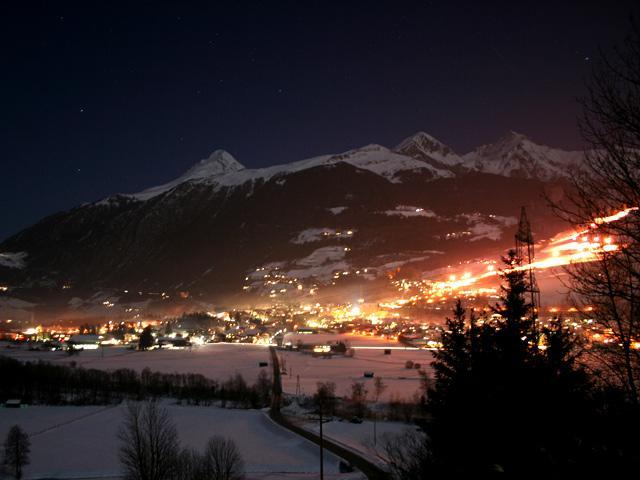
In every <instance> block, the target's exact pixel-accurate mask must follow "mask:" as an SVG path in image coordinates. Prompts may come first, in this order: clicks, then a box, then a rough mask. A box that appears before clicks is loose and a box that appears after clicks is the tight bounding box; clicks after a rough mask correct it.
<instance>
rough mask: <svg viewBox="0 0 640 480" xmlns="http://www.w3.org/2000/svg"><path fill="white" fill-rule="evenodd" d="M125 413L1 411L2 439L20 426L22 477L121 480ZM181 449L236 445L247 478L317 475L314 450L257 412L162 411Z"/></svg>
mask: <svg viewBox="0 0 640 480" xmlns="http://www.w3.org/2000/svg"><path fill="white" fill-rule="evenodd" d="M124 408H125V407H124V406H123V405H118V406H111V407H43V406H30V407H26V408H21V409H5V408H0V436H1V437H2V438H4V437H5V436H6V433H7V431H8V430H9V428H10V427H11V426H12V425H15V424H18V425H20V426H21V427H22V428H24V429H25V430H26V432H27V433H28V434H29V435H30V437H31V464H30V465H29V466H28V467H26V470H25V477H26V478H27V479H30V478H97V477H117V476H119V475H120V474H121V470H120V465H119V461H118V439H117V434H118V430H119V428H120V425H121V423H122V419H123V414H124ZM167 409H168V410H169V413H170V416H171V418H172V419H173V421H174V423H175V424H176V426H177V429H178V434H179V437H180V440H181V443H182V445H183V446H189V447H193V448H196V449H199V450H202V449H203V448H204V445H205V443H206V441H207V439H208V438H209V437H210V436H212V435H223V436H226V437H229V438H231V439H233V440H234V442H236V444H237V445H238V448H239V449H240V452H241V454H242V456H243V458H244V461H245V470H246V472H247V478H249V479H252V478H253V479H266V478H288V479H294V478H300V479H302V478H313V476H314V474H315V475H317V473H316V472H317V471H318V468H319V455H318V448H317V447H316V446H315V445H314V444H313V443H311V442H309V441H307V440H305V439H303V438H301V437H299V436H297V435H295V434H293V433H291V432H289V431H288V430H285V429H284V428H281V427H280V426H278V425H276V424H275V423H273V422H272V421H271V419H270V418H269V417H268V416H267V414H266V413H265V412H263V411H260V410H227V409H219V408H213V407H182V406H178V405H167ZM338 462H339V459H338V458H337V457H335V456H334V455H332V454H331V453H329V452H325V472H326V473H328V474H329V475H328V476H327V478H350V479H351V478H361V475H360V474H356V475H354V474H349V475H340V474H339V473H338V472H339V470H338Z"/></svg>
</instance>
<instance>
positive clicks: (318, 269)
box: [286, 246, 349, 278]
mask: <svg viewBox="0 0 640 480" xmlns="http://www.w3.org/2000/svg"><path fill="white" fill-rule="evenodd" d="M346 253H347V247H341V246H328V247H322V248H318V249H316V250H314V251H313V252H312V253H311V254H310V255H308V256H306V257H304V258H301V259H299V260H297V261H296V262H295V267H294V268H293V269H291V270H289V271H288V272H286V275H287V276H288V277H290V278H308V277H317V278H324V277H330V276H331V275H332V274H333V272H334V271H336V270H348V269H349V264H348V263H347V262H346V261H344V260H343V259H344V257H345V255H346Z"/></svg>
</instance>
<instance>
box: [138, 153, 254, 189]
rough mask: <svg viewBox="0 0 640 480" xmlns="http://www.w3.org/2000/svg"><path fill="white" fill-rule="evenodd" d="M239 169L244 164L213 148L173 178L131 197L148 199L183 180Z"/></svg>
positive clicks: (227, 172) (209, 176)
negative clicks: (208, 153) (206, 155)
mask: <svg viewBox="0 0 640 480" xmlns="http://www.w3.org/2000/svg"><path fill="white" fill-rule="evenodd" d="M240 170H244V166H243V165H242V164H241V163H240V162H238V161H237V160H236V159H235V158H233V155H231V154H230V153H229V152H227V151H226V150H215V151H214V152H213V153H212V154H211V155H209V157H207V158H204V159H202V160H200V161H199V162H198V163H196V164H195V165H194V166H193V167H191V168H190V169H189V170H187V171H186V172H185V173H183V174H182V175H180V176H179V177H178V178H176V179H175V180H171V181H170V182H167V183H165V184H162V185H158V186H157V187H151V188H147V189H146V190H143V191H142V192H140V193H136V194H134V195H132V197H134V198H136V199H138V200H148V199H150V198H153V197H155V196H157V195H160V194H162V193H164V192H167V191H169V190H171V189H172V188H175V187H177V186H178V185H180V184H181V183H184V182H188V181H200V180H207V179H213V178H216V177H220V176H223V175H227V174H229V173H234V172H238V171H240Z"/></svg>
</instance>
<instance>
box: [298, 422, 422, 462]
mask: <svg viewBox="0 0 640 480" xmlns="http://www.w3.org/2000/svg"><path fill="white" fill-rule="evenodd" d="M306 428H307V429H308V430H311V431H312V432H314V433H319V431H320V426H319V425H318V424H317V423H308V424H307V425H306ZM375 428H376V435H375V438H376V441H375V442H374V434H373V432H374V427H373V422H372V421H370V420H365V421H364V422H362V423H351V422H347V421H337V420H334V421H331V422H326V423H323V424H322V432H323V435H325V436H326V437H327V438H329V439H331V440H333V441H334V442H336V443H338V444H340V445H342V446H344V447H347V448H348V449H349V450H352V451H354V452H355V453H357V454H359V455H361V456H363V457H365V458H366V459H368V460H370V461H371V462H374V463H377V464H378V465H380V466H381V467H384V466H385V465H384V461H383V460H382V459H383V458H384V448H383V445H384V443H385V442H386V441H393V439H394V437H396V436H397V435H400V434H402V433H403V432H404V431H406V430H415V429H416V428H417V427H416V426H415V425H409V424H406V423H402V422H377V423H376V427H375ZM381 457H382V458H381Z"/></svg>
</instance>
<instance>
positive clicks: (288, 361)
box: [278, 334, 433, 401]
mask: <svg viewBox="0 0 640 480" xmlns="http://www.w3.org/2000/svg"><path fill="white" fill-rule="evenodd" d="M304 337H305V341H308V342H313V343H315V342H318V343H322V342H327V343H335V342H336V341H337V340H339V339H342V340H344V341H345V342H346V343H347V344H348V345H349V346H351V347H353V348H354V352H355V353H354V356H353V357H344V356H334V357H332V358H321V357H313V356H312V355H310V354H305V353H300V352H297V351H286V350H280V351H278V355H280V363H281V367H282V366H284V367H285V369H286V374H283V376H282V386H283V389H284V391H285V392H286V393H290V394H295V393H296V390H297V385H298V377H299V382H300V393H302V394H306V395H312V394H313V393H315V391H316V389H317V383H318V382H325V381H332V382H334V383H335V384H336V395H338V396H345V395H349V394H350V393H351V385H352V383H353V382H354V381H358V382H364V383H365V386H366V388H367V389H368V390H369V396H370V398H371V399H373V382H374V379H373V378H365V377H364V376H363V374H364V372H366V371H367V372H368V371H371V372H374V376H375V377H379V378H382V380H383V381H384V383H385V385H387V389H386V390H385V391H384V393H383V394H382V396H381V397H380V400H381V401H388V400H390V399H391V398H392V397H400V398H403V399H407V400H409V399H411V397H412V396H413V394H414V393H416V392H419V390H420V375H419V374H418V371H417V370H416V369H407V368H405V363H406V361H407V360H411V361H413V362H416V363H420V364H421V367H422V369H424V370H426V372H427V373H428V374H429V373H430V372H431V367H430V364H431V362H432V361H433V355H432V354H431V352H430V351H428V350H415V349H405V348H404V347H403V346H402V344H399V343H397V342H391V341H389V340H385V339H383V338H381V337H369V336H362V335H348V334H345V335H333V334H318V335H305V336H304ZM293 343H294V344H295V341H294V342H293ZM385 347H391V348H392V350H391V355H385V353H384V349H385Z"/></svg>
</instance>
